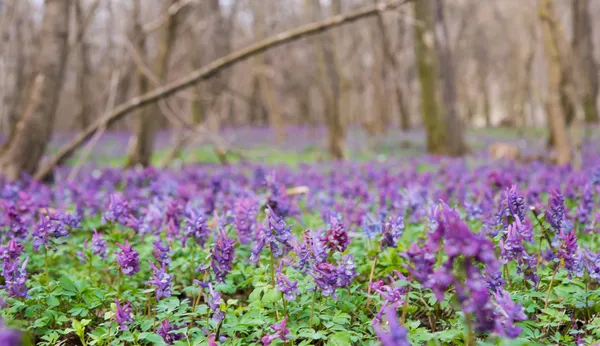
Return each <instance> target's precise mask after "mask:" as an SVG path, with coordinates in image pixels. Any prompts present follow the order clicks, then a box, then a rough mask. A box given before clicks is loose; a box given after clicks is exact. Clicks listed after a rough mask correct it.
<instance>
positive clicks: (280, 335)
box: [261, 316, 290, 346]
mask: <svg viewBox="0 0 600 346" xmlns="http://www.w3.org/2000/svg"><path fill="white" fill-rule="evenodd" d="M286 324H287V316H286V317H284V318H283V321H281V322H279V323H276V324H274V325H272V326H271V329H273V330H274V331H275V332H274V333H273V334H267V335H265V336H263V338H262V339H261V341H262V343H263V346H269V345H271V343H272V342H273V341H274V340H277V339H279V340H281V341H287V340H288V335H289V334H290V330H289V329H287V327H286Z"/></svg>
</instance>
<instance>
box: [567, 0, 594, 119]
mask: <svg viewBox="0 0 600 346" xmlns="http://www.w3.org/2000/svg"><path fill="white" fill-rule="evenodd" d="M589 7H590V1H589V0H572V12H573V51H574V53H575V57H576V59H577V64H579V65H580V66H581V71H582V72H583V73H582V77H583V79H584V84H585V85H584V88H585V89H584V91H585V92H584V97H583V105H584V111H585V121H586V122H587V123H596V122H598V120H599V119H598V108H597V105H596V102H597V99H598V89H599V82H600V81H599V80H598V78H599V77H598V64H597V63H596V60H595V58H594V40H593V39H592V21H591V18H590V9H589Z"/></svg>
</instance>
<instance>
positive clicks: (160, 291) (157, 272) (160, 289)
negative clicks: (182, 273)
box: [147, 260, 172, 301]
mask: <svg viewBox="0 0 600 346" xmlns="http://www.w3.org/2000/svg"><path fill="white" fill-rule="evenodd" d="M148 263H150V267H151V268H152V271H154V275H152V280H150V281H148V282H147V283H148V284H150V285H153V286H154V287H155V288H156V300H157V301H158V300H161V299H162V298H168V297H170V296H171V294H172V292H171V275H169V274H168V273H167V268H166V266H165V264H164V263H163V264H162V267H160V268H157V267H156V266H155V265H154V263H152V261H150V260H148Z"/></svg>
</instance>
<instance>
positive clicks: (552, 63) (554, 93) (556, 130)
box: [539, 0, 571, 165]
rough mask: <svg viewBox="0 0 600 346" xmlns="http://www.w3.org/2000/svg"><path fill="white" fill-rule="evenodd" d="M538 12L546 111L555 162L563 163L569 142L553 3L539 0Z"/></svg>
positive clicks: (566, 157)
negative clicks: (545, 76)
mask: <svg viewBox="0 0 600 346" xmlns="http://www.w3.org/2000/svg"><path fill="white" fill-rule="evenodd" d="M539 13H540V19H541V22H542V32H543V35H544V48H545V51H546V57H547V60H548V62H547V64H548V99H547V104H546V112H547V114H548V123H549V127H550V130H551V135H552V139H553V142H554V149H555V152H556V163H557V164H559V165H564V164H568V163H569V162H570V161H571V146H570V144H569V136H568V132H567V124H566V117H565V114H564V109H563V107H562V105H561V87H562V83H563V81H564V76H563V69H562V67H561V60H560V59H561V58H560V51H559V47H558V44H557V42H556V36H555V34H554V32H553V30H555V27H554V23H553V21H554V20H555V18H556V17H555V16H554V4H553V2H552V0H540V5H539Z"/></svg>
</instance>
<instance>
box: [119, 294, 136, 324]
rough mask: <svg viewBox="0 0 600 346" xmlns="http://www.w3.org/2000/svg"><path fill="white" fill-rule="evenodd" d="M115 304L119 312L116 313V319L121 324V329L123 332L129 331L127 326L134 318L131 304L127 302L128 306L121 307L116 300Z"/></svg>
mask: <svg viewBox="0 0 600 346" xmlns="http://www.w3.org/2000/svg"><path fill="white" fill-rule="evenodd" d="M115 304H117V310H116V311H115V319H116V321H117V323H118V324H119V328H120V329H121V330H127V329H129V327H128V326H127V325H128V324H129V323H131V322H133V318H131V310H132V309H131V307H130V305H131V303H130V302H127V304H125V305H123V306H121V304H120V303H119V300H118V299H117V298H115Z"/></svg>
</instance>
